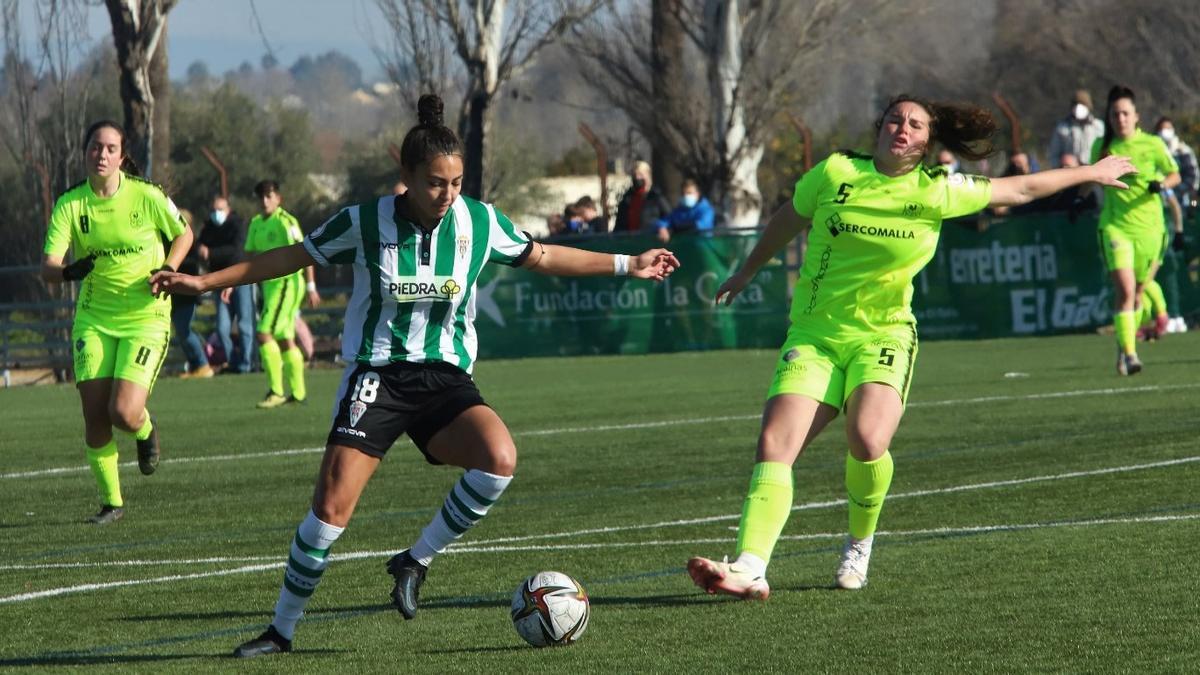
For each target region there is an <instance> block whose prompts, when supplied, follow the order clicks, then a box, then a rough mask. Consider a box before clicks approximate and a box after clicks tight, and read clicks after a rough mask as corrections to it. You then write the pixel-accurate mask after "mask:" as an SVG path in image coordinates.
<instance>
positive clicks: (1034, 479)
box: [471, 455, 1200, 546]
mask: <svg viewBox="0 0 1200 675" xmlns="http://www.w3.org/2000/svg"><path fill="white" fill-rule="evenodd" d="M1192 462H1200V455H1198V456H1193V457H1181V458H1179V459H1168V460H1163V461H1161V462H1148V463H1146V464H1130V465H1127V466H1113V467H1108V468H1104V469H1092V470H1090V471H1072V472H1069V473H1059V474H1048V475H1044V476H1031V477H1029V478H1014V479H1011V480H999V481H989V482H987V483H971V484H967V485H952V486H950V487H944V488H933V489H929V490H915V491H913V492H899V493H896V494H889V495H888V496H887V498H888V500H889V501H894V500H897V499H904V498H907V497H927V496H929V495H939V494H950V493H954V492H967V491H970V490H984V489H988V488H997V487H1009V486H1012V485H1024V484H1026V483H1039V482H1046V481H1056V480H1065V479H1068V478H1081V477H1085V476H1101V475H1104V474H1109V473H1124V472H1127V471H1140V470H1142V469H1157V468H1160V467H1164V466H1175V465H1177V464H1189V463H1192ZM845 504H846V500H845V499H834V500H830V501H824V502H808V503H806V504H797V505H795V506H793V507H792V510H793V511H804V510H808V509H827V508H833V507H840V506H844V505H845ZM739 518H741V514H740V513H733V514H726V515H719V516H704V517H701V518H686V519H683V520H663V521H659V522H657V523H647V524H643V525H618V526H613V527H596V528H592V529H588V530H576V531H573V532H554V533H548V534H529V535H522V536H517V537H497V538H495V539H485V540H482V541H477V542H473V543H472V544H471V545H472V546H482V545H488V544H507V543H512V542H518V541H530V540H534V539H557V538H560V537H578V536H581V535H587V534H609V533H613V532H628V531H630V530H650V529H656V528H660V527H680V526H684V525H702V524H704V523H716V522H721V521H728V520H737V519H739Z"/></svg>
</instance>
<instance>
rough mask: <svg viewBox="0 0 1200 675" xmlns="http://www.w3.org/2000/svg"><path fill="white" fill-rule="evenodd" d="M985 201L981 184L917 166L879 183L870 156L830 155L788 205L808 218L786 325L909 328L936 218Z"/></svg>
mask: <svg viewBox="0 0 1200 675" xmlns="http://www.w3.org/2000/svg"><path fill="white" fill-rule="evenodd" d="M991 196H992V186H991V182H990V181H989V180H988V179H987V178H984V177H981V176H969V175H964V174H948V173H947V172H946V171H945V169H943V168H941V167H933V168H929V167H924V166H922V167H918V168H916V169H913V170H912V171H910V172H909V173H906V174H904V175H902V176H896V177H889V176H886V175H884V174H882V173H879V172H878V171H876V170H875V163H874V160H873V159H872V158H871V156H870V155H859V154H856V153H848V152H838V153H835V154H833V155H830V156H829V157H828V158H827V159H825V160H824V161H822V162H821V163H819V164H817V165H816V166H814V167H813V168H812V170H810V171H809V172H808V173H806V174H805V175H804V176H803V177H802V178H801V179H800V181H799V182H797V183H796V191H795V194H794V196H793V199H792V205H793V206H794V207H795V209H796V213H798V214H799V215H800V216H802V217H804V218H810V219H812V231H811V233H810V234H809V238H808V252H807V254H806V256H805V260H804V265H803V267H802V268H801V270H800V277H799V280H798V281H797V285H796V289H795V292H794V293H793V294H792V311H791V320H792V323H793V324H800V323H805V324H808V325H811V326H814V327H829V328H834V327H846V326H858V327H862V328H865V329H868V330H869V329H871V328H873V327H882V326H890V325H895V324H897V323H910V322H915V317H914V316H913V313H912V309H911V302H912V293H913V291H912V280H913V277H915V276H916V274H917V273H918V272H919V271H921V269H922V268H923V267H925V265H926V264H927V263H928V262H929V261H930V259H931V258H933V255H934V252H935V251H936V249H937V241H938V235H939V234H940V233H941V228H942V219H944V218H954V217H957V216H962V215H966V214H969V213H974V212H976V211H979V210H981V209H983V208H984V207H986V206H987V204H988V202H989V201H990V200H991Z"/></svg>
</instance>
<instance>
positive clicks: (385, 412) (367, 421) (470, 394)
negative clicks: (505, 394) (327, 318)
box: [326, 362, 487, 464]
mask: <svg viewBox="0 0 1200 675" xmlns="http://www.w3.org/2000/svg"><path fill="white" fill-rule="evenodd" d="M336 405H337V407H336V408H335V409H334V412H333V425H332V426H331V427H330V429H329V438H328V440H327V441H326V443H328V444H329V445H345V446H349V447H351V448H357V449H359V450H361V451H363V452H365V453H367V454H368V455H371V456H372V457H379V458H381V459H382V458H383V456H384V455H386V454H387V451H388V448H390V447H392V444H393V443H395V442H396V439H397V438H399V437H400V434H403V433H406V432H407V433H408V437H409V438H411V439H412V440H413V443H416V445H417V448H418V449H420V451H421V454H423V455H425V460H426V461H427V462H429V463H430V464H441V462H439V461H438V460H436V459H434V458H433V457H432V456H431V455H430V454H429V451H428V448H427V446H428V443H429V439H430V438H433V435H434V434H436V433H437V432H438V431H441V430H442V429H443V428H444V427H445V426H446V425H448V424H450V422H452V421H454V418H455V417H458V416H459V414H461V413H462V412H463V411H464V410H466V409H467V408H473V407H475V406H477V405H487V403H485V402H484V400H483V396H481V395H480V394H479V390H478V389H476V388H475V381H474V380H472V379H471V376H470V375H468V374H467V373H466V372H465V371H463V370H462V369H460V368H458V367H457V366H452V365H450V364H448V363H442V362H433V363H406V362H400V363H390V364H388V365H386V366H371V365H365V364H361V363H359V364H353V365H351V366H349V367H347V368H346V372H345V373H344V374H343V375H342V385H341V387H340V388H339V389H338V395H337V404H336Z"/></svg>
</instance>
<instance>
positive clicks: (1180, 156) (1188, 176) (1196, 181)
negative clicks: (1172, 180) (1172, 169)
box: [1154, 117, 1200, 221]
mask: <svg viewBox="0 0 1200 675" xmlns="http://www.w3.org/2000/svg"><path fill="white" fill-rule="evenodd" d="M1154 133H1156V134H1158V137H1159V138H1161V139H1163V143H1166V144H1167V150H1170V151H1171V156H1172V157H1174V158H1175V163H1176V164H1178V165H1179V185H1178V186H1177V187H1176V188H1175V197H1176V198H1178V199H1179V206H1180V208H1182V209H1183V219H1184V220H1185V221H1186V220H1187V216H1188V212H1189V209H1191V208H1192V206H1193V205H1194V204H1195V202H1196V196H1197V195H1198V194H1200V167H1197V164H1196V151H1195V150H1193V149H1192V147H1191V146H1190V145H1188V144H1187V143H1184V142H1183V139H1181V138H1180V137H1179V135H1178V134H1176V133H1175V123H1174V122H1172V121H1171V118H1169V117H1160V118H1159V120H1158V122H1157V123H1156V124H1155V125H1154Z"/></svg>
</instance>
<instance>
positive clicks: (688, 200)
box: [679, 192, 700, 209]
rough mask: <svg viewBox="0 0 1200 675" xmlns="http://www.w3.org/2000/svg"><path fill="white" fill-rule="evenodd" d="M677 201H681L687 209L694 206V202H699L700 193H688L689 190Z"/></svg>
mask: <svg viewBox="0 0 1200 675" xmlns="http://www.w3.org/2000/svg"><path fill="white" fill-rule="evenodd" d="M679 201H680V203H682V204H683V205H684V206H685V207H687V208H689V209H690V208H692V207H693V206H695V205H696V204H698V203H700V195H696V194H692V193H690V192H689V193H688V194H685V195H684V196H683V199H681V200H679Z"/></svg>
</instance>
